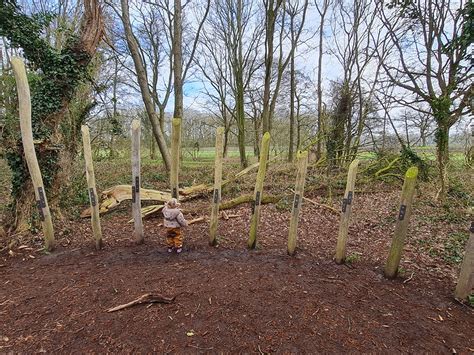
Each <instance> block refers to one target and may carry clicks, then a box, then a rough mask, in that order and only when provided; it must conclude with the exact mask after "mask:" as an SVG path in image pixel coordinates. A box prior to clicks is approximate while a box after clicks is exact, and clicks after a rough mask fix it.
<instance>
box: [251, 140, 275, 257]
mask: <svg viewBox="0 0 474 355" xmlns="http://www.w3.org/2000/svg"><path fill="white" fill-rule="evenodd" d="M269 151H270V133H268V132H266V133H265V134H264V135H263V137H262V145H261V148H260V161H259V167H258V173H257V181H256V183H255V191H254V197H253V198H254V200H253V206H252V219H251V220H250V234H249V240H248V247H249V248H250V249H255V247H256V246H257V229H258V223H259V222H260V205H261V202H262V193H263V182H264V180H265V173H266V171H267V160H268V152H269Z"/></svg>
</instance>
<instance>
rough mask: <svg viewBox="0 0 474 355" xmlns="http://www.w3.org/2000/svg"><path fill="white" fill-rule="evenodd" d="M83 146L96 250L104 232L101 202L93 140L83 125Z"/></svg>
mask: <svg viewBox="0 0 474 355" xmlns="http://www.w3.org/2000/svg"><path fill="white" fill-rule="evenodd" d="M81 132H82V144H83V146H84V160H85V162H86V179H87V187H88V192H89V201H90V205H91V222H92V233H93V234H94V239H95V248H96V249H97V250H100V249H101V248H102V245H103V244H102V230H101V228H100V216H99V201H98V198H97V189H96V186H95V174H94V164H93V162H92V149H91V138H90V134H89V127H87V126H85V125H83V126H82V127H81Z"/></svg>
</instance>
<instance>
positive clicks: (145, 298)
mask: <svg viewBox="0 0 474 355" xmlns="http://www.w3.org/2000/svg"><path fill="white" fill-rule="evenodd" d="M175 298H176V296H174V297H171V298H169V297H164V296H161V295H158V294H153V293H145V294H144V295H142V296H140V297H138V298H137V299H135V300H133V301H131V302H128V303H124V304H121V305H120V306H117V307H112V308H109V309H108V310H107V312H108V313H111V312H116V311H120V310H121V309H125V308H129V307H133V306H135V305H137V304H143V303H172V302H174V300H175Z"/></svg>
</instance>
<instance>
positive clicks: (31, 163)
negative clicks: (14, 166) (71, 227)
mask: <svg viewBox="0 0 474 355" xmlns="http://www.w3.org/2000/svg"><path fill="white" fill-rule="evenodd" d="M11 63H12V68H13V73H14V75H15V80H16V86H17V91H18V104H19V113H20V130H21V138H22V143H23V150H24V153H25V159H26V163H27V165H28V171H29V173H30V176H31V181H32V182H33V187H34V191H35V198H36V202H37V205H38V213H39V217H40V220H41V226H42V228H43V234H44V240H45V249H46V250H48V251H51V250H53V249H54V247H55V245H54V244H55V241H54V229H53V221H52V218H51V212H50V210H49V205H48V199H47V197H46V192H45V189H44V184H43V178H42V176H41V170H40V167H39V164H38V159H37V157H36V151H35V146H34V143H33V130H32V127H31V99H30V87H29V85H28V79H27V76H26V69H25V64H24V63H23V61H22V60H21V59H20V58H18V57H13V58H12V59H11Z"/></svg>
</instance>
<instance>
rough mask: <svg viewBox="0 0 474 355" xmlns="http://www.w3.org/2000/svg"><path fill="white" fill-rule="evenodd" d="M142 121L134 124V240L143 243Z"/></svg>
mask: <svg viewBox="0 0 474 355" xmlns="http://www.w3.org/2000/svg"><path fill="white" fill-rule="evenodd" d="M140 133H141V132H140V121H139V120H133V122H132V214H133V222H134V227H135V229H134V232H133V238H134V239H135V241H136V242H137V243H138V244H141V243H143V241H144V236H143V221H142V213H141V208H142V203H141V200H140V185H141V182H140Z"/></svg>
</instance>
